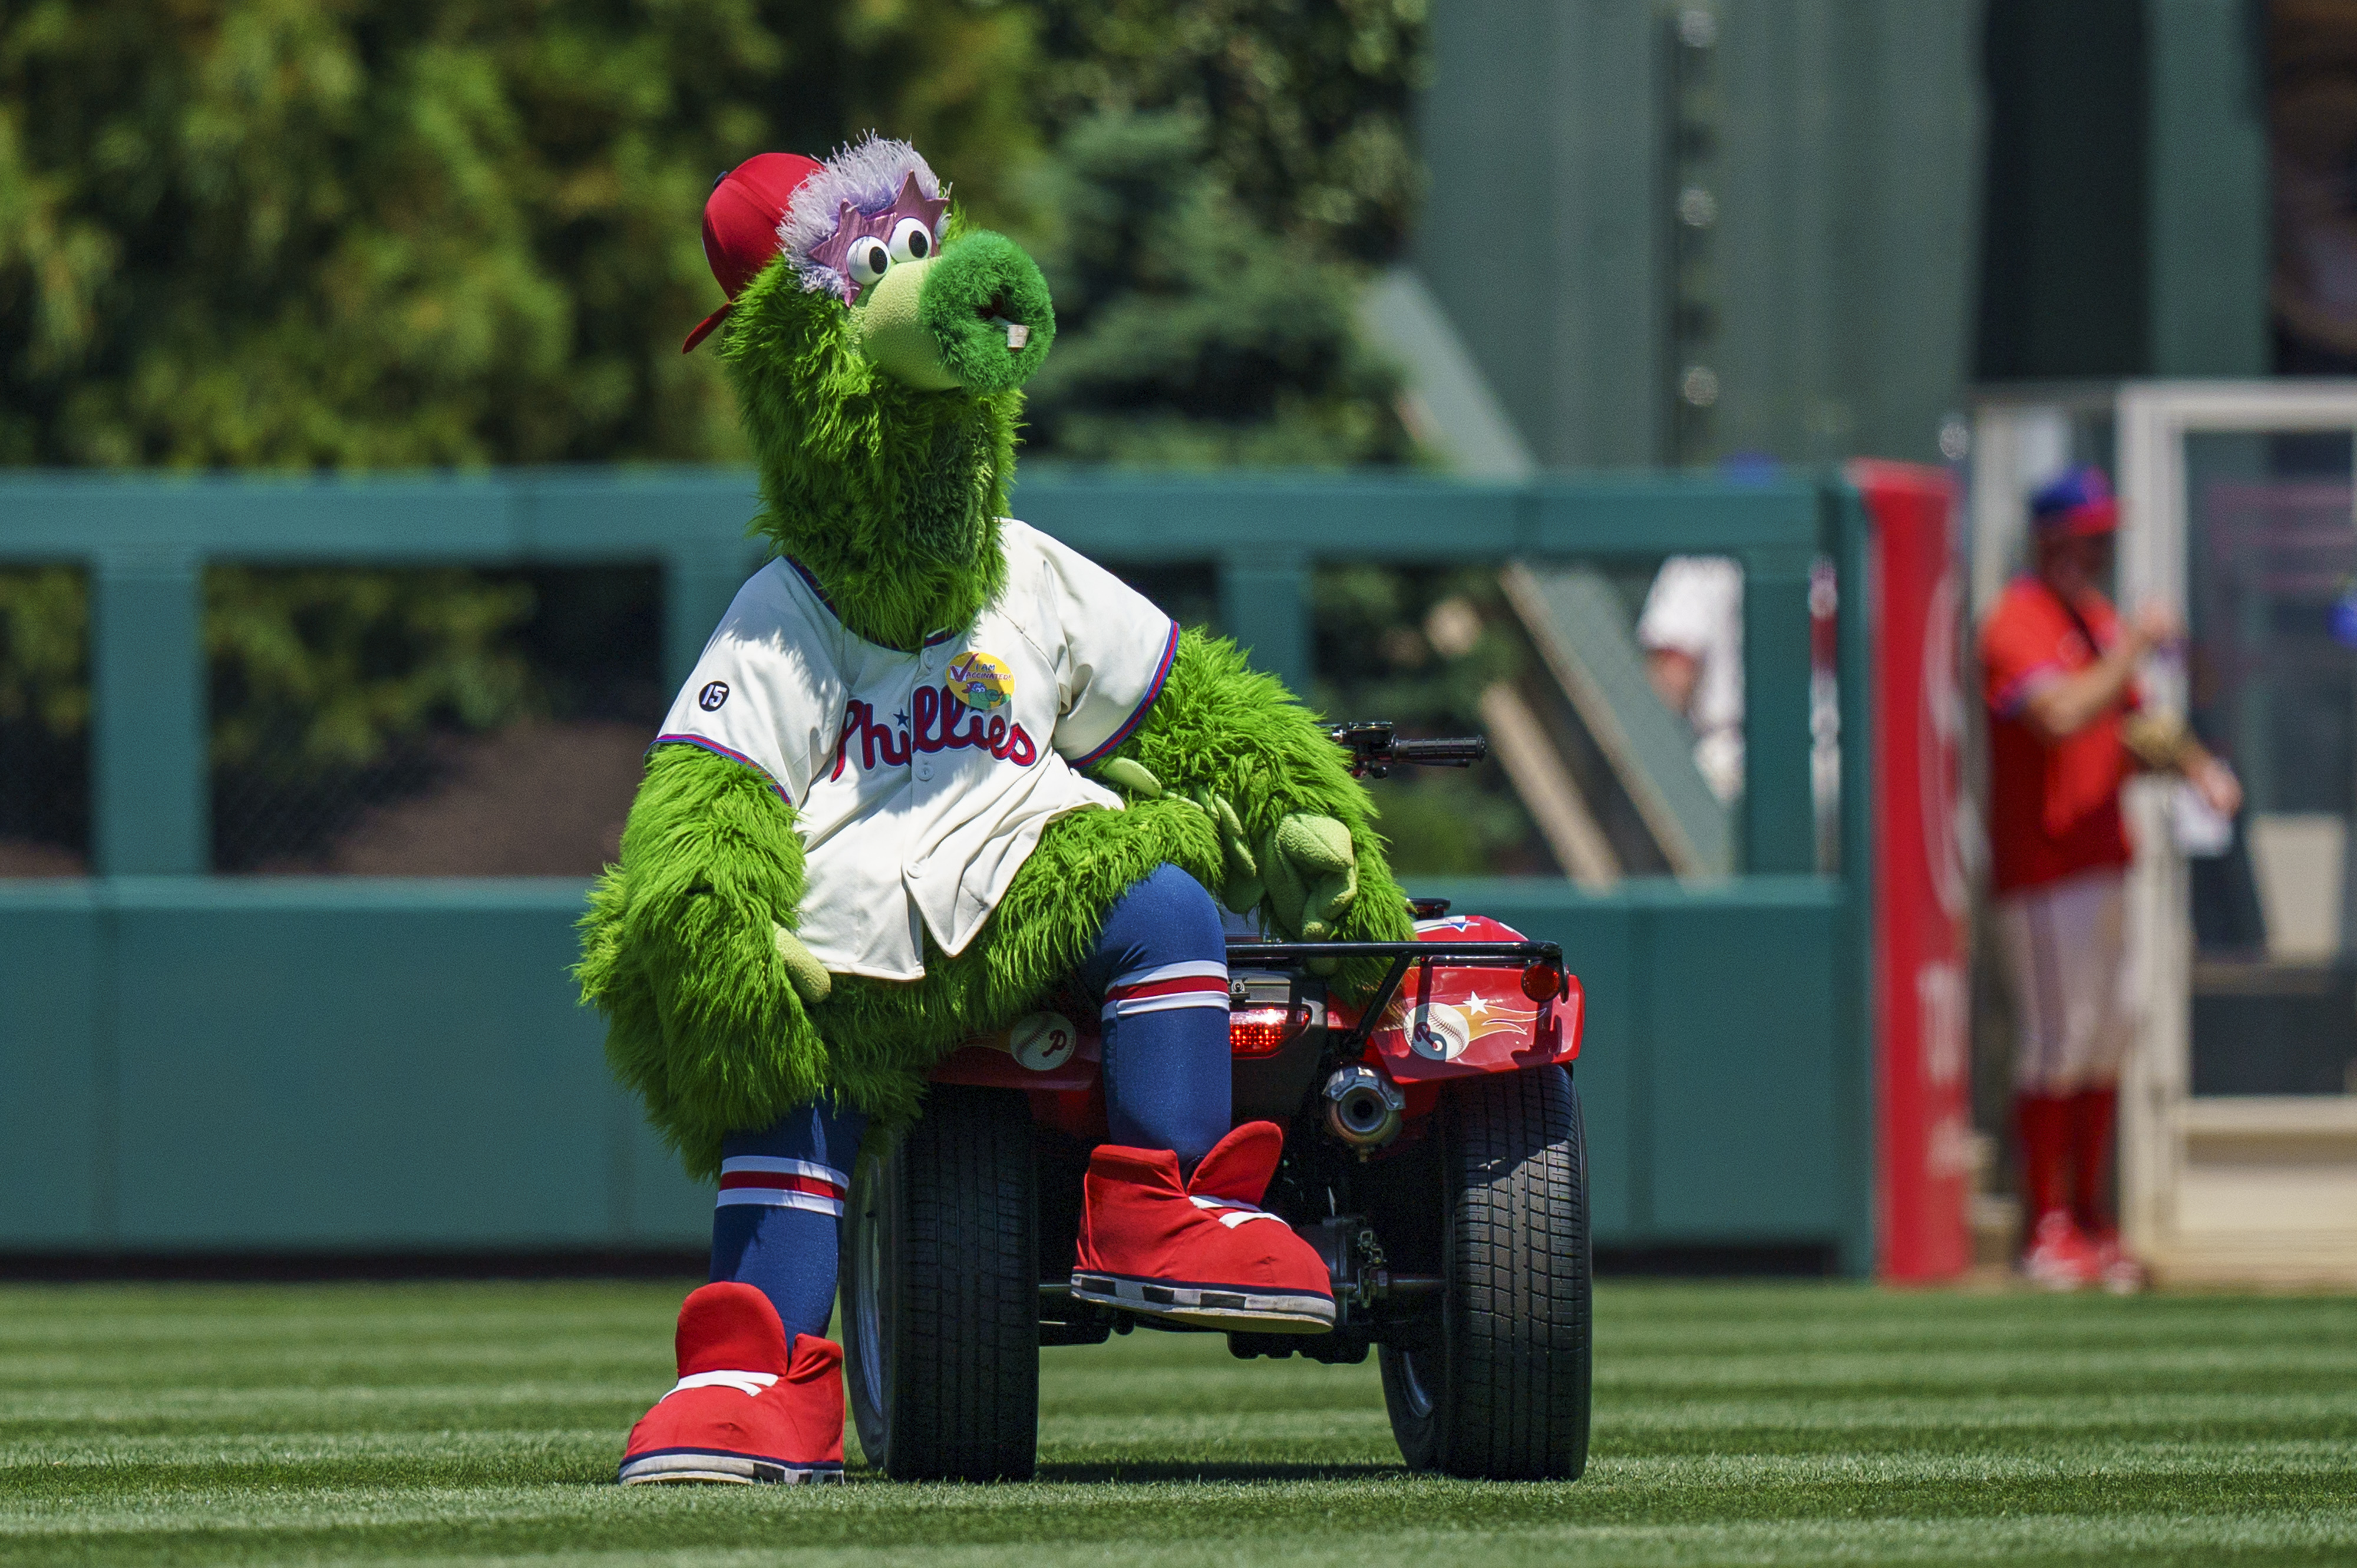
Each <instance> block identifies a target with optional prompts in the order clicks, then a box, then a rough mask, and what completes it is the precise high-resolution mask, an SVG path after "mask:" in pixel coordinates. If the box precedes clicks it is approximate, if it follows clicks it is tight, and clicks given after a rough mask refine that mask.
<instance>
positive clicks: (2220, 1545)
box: [0, 1282, 2357, 1568]
mask: <svg viewBox="0 0 2357 1568" xmlns="http://www.w3.org/2000/svg"><path fill="white" fill-rule="evenodd" d="M682 1288H683V1287H679V1286H666V1285H653V1284H640V1283H631V1284H576V1283H552V1284H445V1285H433V1284H420V1285H392V1286H387V1285H366V1284H350V1285H319V1286H253V1287H247V1286H160V1287H135V1286H119V1285H107V1286H59V1287H55V1288H48V1287H18V1288H8V1289H5V1290H0V1563H6V1564H9V1565H10V1568H16V1565H19V1564H33V1563H212V1562H221V1563H264V1562H288V1561H304V1562H311V1561H335V1560H362V1559H380V1558H389V1557H398V1558H403V1559H406V1560H410V1561H443V1562H465V1563H490V1562H493V1561H509V1562H513V1561H519V1560H527V1559H533V1558H539V1557H544V1556H559V1555H561V1556H564V1557H565V1558H567V1559H568V1560H573V1561H579V1560H587V1561H593V1562H597V1563H682V1564H685V1563H797V1564H817V1563H877V1562H892V1563H909V1562H918V1563H941V1564H959V1565H965V1564H974V1565H981V1564H996V1563H1009V1564H1014V1563H1020V1564H1027V1565H1033V1568H1041V1565H1049V1564H1054V1565H1062V1564H1068V1563H1070V1564H1077V1563H1122V1564H1135V1565H1155V1564H1194V1563H1206V1564H1208V1563H1280V1564H1286V1565H1288V1568H1294V1565H1300V1568H1308V1565H1323V1564H1354V1565H1355V1564H1365V1563H1401V1562H1409V1561H1416V1562H1425V1563H1439V1562H1449V1563H1458V1562H1472V1563H1480V1564H1482V1565H1483V1568H1502V1565H1505V1564H1514V1563H1548V1564H1579V1563H1632V1564H1688V1563H1761V1564H1774V1563H1886V1562H1888V1563H1951V1562H1953V1563H2005V1564H2007V1565H2008V1568H2021V1565H2027V1564H2038V1563H2120V1562H2138V1563H2143V1562H2174V1563H2222V1562H2226V1563H2357V1299H2351V1298H2345V1297H2342V1298H2334V1297H2305V1298H2302V1297H2257V1298H2254V1297H2230V1296H2223V1295H2174V1296H2171V1295H2157V1296H2148V1297H2144V1298H2140V1299H2128V1300H2119V1299H2113V1298H2109V1297H2101V1296H2097V1297H2085V1296H2082V1297H2074V1298H2054V1297H2045V1296H2034V1295H2024V1294H1983V1295H1972V1294H1897V1293H1890V1292H1880V1291H1873V1290H1867V1289H1863V1288H1859V1287H1856V1286H1847V1285H1703V1284H1654V1283H1610V1282H1608V1283H1606V1284H1605V1285H1604V1286H1603V1287H1602V1288H1601V1289H1600V1290H1599V1292H1598V1329H1597V1394H1596V1429H1595V1446H1594V1456H1593V1459H1592V1462H1591V1465H1590V1468H1589V1471H1588V1474H1587V1479H1585V1480H1583V1481H1581V1482H1578V1483H1577V1484H1573V1485H1561V1486H1555V1485H1549V1486H1521V1485H1482V1484H1477V1483H1467V1482H1459V1481H1449V1480H1443V1479H1437V1478H1432V1477H1415V1476H1410V1475H1407V1474H1406V1473H1405V1472H1404V1471H1403V1470H1402V1469H1401V1468H1400V1467H1399V1464H1398V1457H1397V1454H1396V1452H1395V1451H1394V1448H1393V1446H1392V1442H1391V1434H1390V1431H1389V1428H1388V1427H1387V1425H1386V1424H1385V1422H1384V1418H1383V1397H1382V1392H1381V1390H1380V1387H1379V1385H1378V1382H1377V1380H1376V1374H1375V1368H1374V1366H1373V1364H1372V1362H1370V1363H1368V1364H1367V1365H1364V1366H1360V1367H1337V1368H1327V1367H1320V1366H1318V1365H1316V1364H1314V1363H1309V1362H1304V1361H1301V1360H1298V1359H1296V1360H1291V1361H1285V1362H1269V1361H1255V1362H1241V1361H1236V1360H1233V1359H1231V1358H1230V1357H1229V1356H1228V1354H1227V1351H1226V1348H1225V1344H1224V1341H1222V1340H1221V1339H1218V1338H1214V1337H1198V1336H1176V1335H1157V1334H1153V1333H1146V1332H1141V1333H1138V1334H1135V1335H1132V1336H1130V1337H1127V1338H1116V1339H1114V1341H1112V1342H1111V1343H1109V1344H1107V1345H1104V1346H1103V1347H1092V1348H1065V1349H1055V1350H1049V1351H1048V1352H1046V1353H1045V1361H1046V1369H1045V1373H1044V1387H1043V1400H1042V1403H1043V1415H1042V1420H1041V1432H1040V1437H1041V1450H1042V1460H1043V1464H1042V1472H1041V1479H1040V1480H1039V1481H1038V1482H1036V1483H1034V1484H1031V1485H1028V1486H1000V1487H899V1486H894V1485H892V1484H890V1483H889V1482H887V1481H884V1480H882V1479H881V1478H879V1477H873V1476H870V1475H868V1474H866V1473H865V1472H864V1471H859V1470H856V1469H855V1471H854V1475H853V1478H852V1482H851V1484H850V1485H847V1486H844V1487H824V1488H820V1487H810V1488H797V1487H760V1488H750V1487H743V1488H740V1487H698V1488H657V1487H633V1488H630V1489H629V1490H627V1491H626V1490H623V1489H622V1488H619V1487H615V1486H613V1485H612V1484H611V1481H612V1477H613V1469H614V1464H615V1461H616V1458H617V1457H618V1455H619V1450H620V1446H621V1441H622V1435H623V1434H624V1432H625V1431H626V1430H627V1428H628V1427H629V1425H630V1422H631V1421H632V1420H633V1419H634V1418H635V1417H636V1416H637V1415H638V1414H639V1412H640V1411H641V1410H642V1409H643V1408H644V1407H645V1406H646V1404H647V1403H648V1402H650V1401H651V1399H652V1398H653V1397H654V1396H656V1395H657V1394H660V1393H661V1392H662V1391H663V1390H664V1389H666V1388H668V1387H669V1386H670V1383H671V1380H672V1367H671V1362H670V1340H671V1325H672V1319H673V1313H674V1311H675V1310H676V1308H677V1305H678V1302H679V1298H680V1295H681V1294H682ZM853 1452H854V1453H855V1455H856V1446H855V1448H854V1450H853Z"/></svg>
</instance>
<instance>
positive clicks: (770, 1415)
mask: <svg viewBox="0 0 2357 1568" xmlns="http://www.w3.org/2000/svg"><path fill="white" fill-rule="evenodd" d="M678 1345H679V1382H678V1384H677V1385H676V1386H674V1387H673V1389H672V1391H671V1392H669V1393H667V1394H665V1395H663V1397H662V1399H660V1400H658V1401H656V1402H655V1407H654V1409H652V1410H651V1411H649V1412H647V1413H646V1414H644V1415H642V1416H640V1418H639V1423H638V1425H636V1426H634V1427H632V1428H630V1446H629V1447H628V1448H626V1449H624V1450H623V1451H622V1473H621V1477H620V1478H621V1482H622V1485H624V1486H626V1487H635V1486H641V1485H644V1484H645V1483H647V1482H650V1481H726V1482H731V1483H734V1484H736V1485H737V1486H752V1485H756V1484H758V1483H761V1482H775V1481H784V1482H795V1481H840V1480H842V1479H843V1348H842V1347H841V1346H839V1345H837V1344H836V1343H835V1342H834V1340H832V1339H822V1338H820V1337H818V1336H817V1335H815V1334H802V1335H797V1336H795V1337H794V1343H793V1348H792V1350H791V1353H790V1352H789V1351H788V1350H787V1348H786V1330H785V1326H784V1325H783V1324H781V1323H780V1322H779V1321H778V1309H777V1308H776V1307H774V1306H771V1305H770V1298H769V1297H768V1296H766V1295H763V1294H761V1293H760V1292H759V1291H758V1290H756V1289H754V1288H753V1287H752V1286H751V1285H748V1284H737V1283H730V1282H723V1283H718V1284H708V1285H705V1286H704V1287H703V1288H702V1289H700V1290H697V1291H694V1292H693V1293H691V1294H689V1296H688V1298H687V1301H686V1304H685V1305H683V1306H682V1307H681V1308H680V1309H679V1338H678Z"/></svg>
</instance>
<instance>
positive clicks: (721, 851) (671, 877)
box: [575, 746, 827, 1176]
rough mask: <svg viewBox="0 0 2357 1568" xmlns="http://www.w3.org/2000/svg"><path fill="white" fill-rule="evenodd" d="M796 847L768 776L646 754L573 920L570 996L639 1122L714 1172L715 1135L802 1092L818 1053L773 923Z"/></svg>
mask: <svg viewBox="0 0 2357 1568" xmlns="http://www.w3.org/2000/svg"><path fill="white" fill-rule="evenodd" d="M801 904H802V840H801V838H800V836H799V835H797V834H796V833H795V832H794V816H793V811H792V809H791V807H789V806H788V805H786V803H785V802H784V801H783V800H780V799H779V798H778V794H777V791H776V790H775V789H772V788H770V781H769V780H768V779H764V778H763V777H762V776H761V775H760V774H759V773H757V772H755V771H754V770H753V769H751V768H747V767H745V766H744V765H743V764H741V763H737V762H732V761H730V760H729V759H728V758H726V757H718V756H715V755H714V754H713V753H711V752H708V751H705V750H703V749H702V748H701V747H697V746H661V747H658V748H657V749H656V751H655V753H654V755H653V756H652V757H651V758H649V760H648V763H647V771H646V777H645V779H643V780H642V781H641V782H640V785H639V793H638V798H637V799H636V800H633V801H632V802H631V803H630V821H629V822H628V824H627V825H626V826H625V827H624V829H623V832H622V859H621V864H620V865H615V866H610V867H608V869H607V872H606V875H605V876H604V878H603V879H602V880H600V881H599V883H598V884H597V889H596V891H595V892H594V893H593V894H592V895H591V897H590V907H589V913H588V914H587V915H586V916H585V917H583V918H582V921H581V929H582V954H581V963H580V967H579V968H578V969H577V970H576V972H575V974H576V978H577V979H578V980H579V982H580V983H581V996H582V1000H583V1001H585V1002H587V1003H588V1004H591V1005H593V1006H595V1007H596V1008H597V1010H598V1011H599V1012H601V1013H603V1014H604V1015H606V1020H607V1036H606V1056H607V1059H608V1061H609V1062H610V1063H611V1064H612V1066H613V1069H614V1072H615V1075H616V1076H617V1077H619V1078H620V1079H621V1080H622V1081H623V1082H624V1083H626V1084H628V1085H630V1088H632V1089H633V1090H637V1091H638V1093H639V1095H640V1097H641V1098H642V1099H643V1100H644V1101H645V1102H646V1107H647V1115H648V1119H649V1120H650V1121H651V1122H653V1123H654V1125H655V1126H656V1128H657V1129H659V1130H660V1131H661V1132H662V1134H663V1137H664V1138H665V1140H666V1141H668V1142H669V1143H670V1144H672V1145H673V1147H675V1148H677V1149H678V1150H679V1151H680V1153H681V1154H682V1155H683V1156H684V1157H685V1159H686V1162H687V1165H688V1170H689V1174H690V1175H692V1176H714V1175H716V1174H717V1172H718V1169H719V1162H720V1140H721V1139H722V1137H724V1136H725V1135H726V1134H727V1133H732V1132H736V1131H739V1130H741V1129H744V1128H748V1127H766V1126H768V1125H769V1124H770V1122H772V1121H774V1120H776V1119H777V1117H779V1116H780V1115H781V1114H783V1113H784V1112H786V1111H787V1110H789V1109H790V1108H791V1107H793V1106H795V1105H798V1104H801V1103H802V1102H804V1101H808V1100H810V1099H812V1098H813V1096H814V1095H816V1094H817V1093H818V1092H819V1091H820V1090H821V1089H822V1088H823V1086H824V1084H825V1082H826V1077H827V1063H826V1047H825V1046H824V1044H823V1042H822V1041H821V1040H820V1038H819V1035H818V1031H817V1030H816V1029H815V1028H813V1026H812V1025H811V1021H810V1019H809V1017H808V1016H807V1015H806V1014H805V1013H804V1012H803V1009H802V1000H801V998H800V997H799V996H798V995H797V994H796V993H795V990H794V986H793V983H792V978H791V974H790V973H789V971H788V967H787V963H786V961H785V960H784V959H783V958H781V957H780V953H779V946H778V935H777V932H778V928H779V927H781V926H782V927H785V928H787V929H792V928H793V927H794V926H795V925H796V924H797V923H798V922H799V920H800V918H801V916H800V907H801Z"/></svg>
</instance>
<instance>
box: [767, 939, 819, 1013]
mask: <svg viewBox="0 0 2357 1568" xmlns="http://www.w3.org/2000/svg"><path fill="white" fill-rule="evenodd" d="M771 924H772V926H773V928H774V929H776V931H777V933H778V956H779V957H780V959H783V960H784V961H785V965H786V978H787V979H788V980H791V981H792V982H793V983H794V994H795V995H797V996H800V997H801V998H802V1005H803V1006H805V1007H815V1006H817V1005H818V1004H820V1003H822V1002H823V1001H825V1000H826V998H827V993H829V992H831V991H833V990H834V977H833V976H832V975H830V974H828V973H827V972H826V965H824V964H823V963H821V962H819V961H818V955H817V954H815V953H813V952H812V951H811V950H810V949H808V948H806V947H804V946H802V939H801V938H800V937H798V936H796V935H794V934H793V932H791V931H790V930H788V929H786V928H785V927H783V926H779V925H776V923H775V922H774V921H773V922H771Z"/></svg>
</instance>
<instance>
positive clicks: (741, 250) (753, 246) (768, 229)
mask: <svg viewBox="0 0 2357 1568" xmlns="http://www.w3.org/2000/svg"><path fill="white" fill-rule="evenodd" d="M820 167H821V166H820V164H819V162H818V160H817V159H815V158H806V157H804V156H802V155H801V154H800V153H756V154H754V155H753V156H751V157H749V158H747V159H746V160H745V161H744V162H743V163H741V164H738V165H737V166H736V167H735V168H733V169H730V170H729V171H728V172H727V173H726V174H724V175H722V176H721V177H720V178H719V179H718V180H717V181H716V182H715V184H714V185H713V187H712V194H711V195H710V196H707V197H705V199H704V259H705V261H706V262H708V263H711V266H712V275H713V276H714V277H716V278H717V279H719V280H720V286H721V288H722V289H723V290H725V291H726V294H727V295H728V303H727V304H726V305H724V306H721V307H720V308H719V309H717V310H716V311H714V312H713V313H712V314H711V315H709V316H707V317H705V318H704V319H703V320H702V321H700V322H698V323H697V324H696V328H695V330H694V331H693V332H691V333H689V334H688V335H687V341H686V342H684V343H682V344H681V345H680V346H679V351H680V352H681V353H683V354H684V353H687V352H689V351H690V350H692V349H694V347H695V346H696V345H697V344H698V343H701V342H703V341H704V340H705V338H708V337H710V336H711V335H712V329H713V328H716V327H717V326H719V325H720V324H721V323H722V322H723V321H726V320H727V319H728V313H729V312H730V311H732V310H734V309H736V308H737V295H739V294H742V293H743V292H744V290H745V285H747V284H748V283H751V282H752V281H753V280H754V278H756V277H757V276H759V274H760V271H761V269H762V268H763V267H766V266H768V265H769V264H770V258H772V257H774V256H775V255H776V254H777V253H778V225H779V224H780V222H782V221H783V220H784V219H785V216H786V204H787V203H788V202H790V201H791V200H792V199H794V191H795V189H796V188H798V187H799V186H800V185H801V184H802V181H804V180H806V179H808V178H809V177H811V176H813V175H814V174H816V173H817V172H818V171H819V168H820Z"/></svg>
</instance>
